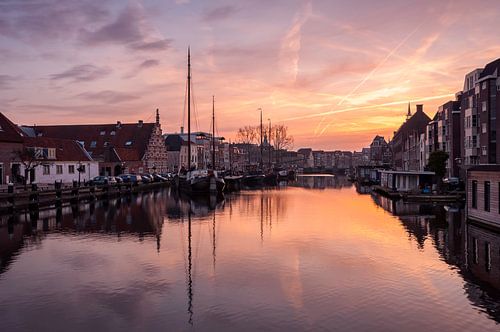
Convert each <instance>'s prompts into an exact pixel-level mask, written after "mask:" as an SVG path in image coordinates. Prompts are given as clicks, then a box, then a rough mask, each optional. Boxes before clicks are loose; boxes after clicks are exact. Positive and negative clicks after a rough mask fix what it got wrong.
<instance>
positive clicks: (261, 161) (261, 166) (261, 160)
mask: <svg viewBox="0 0 500 332" xmlns="http://www.w3.org/2000/svg"><path fill="white" fill-rule="evenodd" d="M259 109H260V168H261V169H262V168H263V159H262V153H263V150H262V149H263V148H264V147H263V146H262V108H259Z"/></svg>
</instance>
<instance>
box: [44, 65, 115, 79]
mask: <svg viewBox="0 0 500 332" xmlns="http://www.w3.org/2000/svg"><path fill="white" fill-rule="evenodd" d="M111 71H112V70H111V69H110V68H108V67H97V66H94V65H91V64H84V65H79V66H74V67H72V68H70V69H68V70H65V71H63V72H61V73H58V74H53V75H51V76H50V78H51V80H66V79H67V80H70V81H72V82H88V81H95V80H98V79H100V78H103V77H105V76H107V75H109V74H111Z"/></svg>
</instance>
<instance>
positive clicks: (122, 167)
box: [21, 110, 167, 175]
mask: <svg viewBox="0 0 500 332" xmlns="http://www.w3.org/2000/svg"><path fill="white" fill-rule="evenodd" d="M21 128H22V129H23V131H24V132H26V133H27V134H28V135H29V136H32V137H49V138H59V139H69V140H76V141H78V142H80V144H81V145H82V147H83V148H84V149H85V150H87V151H88V153H89V154H90V156H91V157H92V159H93V160H97V161H98V162H99V174H100V175H120V174H122V173H144V172H147V173H154V172H158V173H163V172H166V171H167V148H166V146H165V141H164V139H163V137H162V131H161V125H160V115H159V111H158V110H157V112H156V122H153V123H145V122H143V121H142V120H139V121H138V122H137V123H121V122H120V121H118V122H117V123H116V124H89V125H52V126H23V127H21Z"/></svg>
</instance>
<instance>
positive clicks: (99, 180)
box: [89, 175, 116, 186]
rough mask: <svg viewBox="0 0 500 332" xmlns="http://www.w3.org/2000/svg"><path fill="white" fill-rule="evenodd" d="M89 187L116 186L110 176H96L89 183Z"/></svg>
mask: <svg viewBox="0 0 500 332" xmlns="http://www.w3.org/2000/svg"><path fill="white" fill-rule="evenodd" d="M89 183H90V185H94V186H103V185H106V184H116V180H115V178H114V177H112V176H102V175H100V176H96V177H95V178H93V179H92V180H90V181H89Z"/></svg>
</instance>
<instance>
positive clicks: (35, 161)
mask: <svg viewBox="0 0 500 332" xmlns="http://www.w3.org/2000/svg"><path fill="white" fill-rule="evenodd" d="M13 159H14V160H16V161H20V162H21V164H23V166H24V178H23V184H24V187H26V185H27V183H28V177H29V175H30V172H31V171H32V170H34V169H35V168H36V167H37V166H39V165H41V164H42V163H41V161H40V160H39V158H38V155H37V153H36V151H35V149H33V148H27V147H23V148H22V149H21V150H16V151H14V158H13Z"/></svg>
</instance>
